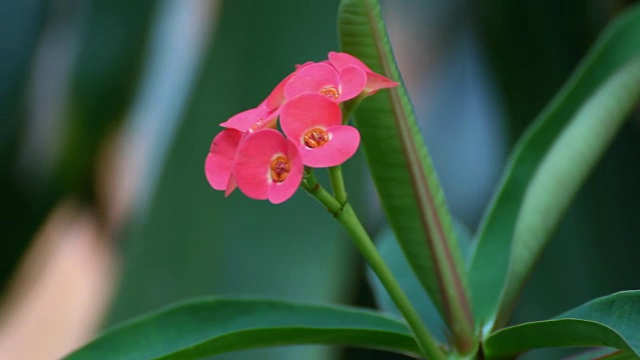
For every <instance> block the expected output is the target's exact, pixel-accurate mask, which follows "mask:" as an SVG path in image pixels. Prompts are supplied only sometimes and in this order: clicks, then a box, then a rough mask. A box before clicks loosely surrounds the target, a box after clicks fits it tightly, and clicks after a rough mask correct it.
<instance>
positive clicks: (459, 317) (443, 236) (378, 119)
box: [338, 0, 474, 349]
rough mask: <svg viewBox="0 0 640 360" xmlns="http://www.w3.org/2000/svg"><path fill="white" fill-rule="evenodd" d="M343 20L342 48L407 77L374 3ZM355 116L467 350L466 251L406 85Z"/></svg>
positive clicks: (383, 187) (421, 273) (393, 209)
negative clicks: (459, 242) (462, 252)
mask: <svg viewBox="0 0 640 360" xmlns="http://www.w3.org/2000/svg"><path fill="white" fill-rule="evenodd" d="M338 22H339V23H338V30H339V33H340V41H341V48H342V51H345V52H347V53H350V54H352V55H355V56H356V57H358V58H359V59H360V60H362V61H363V62H364V63H366V64H367V65H368V66H369V67H371V69H372V70H373V71H375V72H378V73H381V74H383V75H385V76H387V77H389V78H391V79H393V80H395V81H398V82H402V80H401V77H400V73H399V71H398V68H397V65H396V63H395V60H394V57H393V53H392V51H391V47H390V45H389V39H388V37H387V34H386V30H385V26H384V22H383V20H382V17H381V15H380V8H379V5H378V3H377V1H375V0H347V1H343V2H342V3H341V7H340V12H339V17H338ZM355 121H356V125H357V127H358V130H359V131H360V133H361V136H362V145H363V147H364V150H365V155H366V158H367V161H368V163H369V167H370V169H371V174H372V176H373V179H374V181H375V184H376V188H377V190H378V193H379V195H380V198H381V200H382V204H383V207H384V209H385V212H386V214H387V217H388V219H389V222H390V224H391V226H392V228H393V230H394V232H395V234H396V237H397V239H398V241H399V243H400V246H401V247H402V249H403V251H404V253H405V255H406V256H407V258H408V260H409V264H410V265H411V267H412V268H413V271H414V272H415V273H416V275H417V277H418V279H419V280H420V283H421V284H422V286H424V288H425V289H426V290H427V292H428V293H429V295H430V296H431V298H432V299H433V302H434V303H435V305H436V307H437V308H438V309H439V311H440V313H441V314H442V316H443V318H444V319H445V321H446V323H447V324H448V325H449V327H450V328H451V329H452V331H453V333H454V336H455V337H456V338H457V339H458V340H461V339H464V340H462V343H460V342H458V345H459V347H462V348H464V349H469V348H470V347H471V344H470V343H469V342H468V340H469V339H470V338H471V337H472V336H473V326H474V325H473V318H472V315H471V311H470V306H469V301H468V296H467V290H466V279H465V274H464V268H463V262H462V256H461V255H460V250H459V248H458V246H457V243H456V239H455V231H454V229H453V224H452V221H451V217H450V215H449V212H448V209H447V205H446V200H445V198H444V193H443V191H442V189H441V187H440V184H439V183H438V179H437V176H436V173H435V171H434V169H433V165H432V163H431V160H430V158H429V154H428V152H427V148H426V146H425V144H424V141H423V140H422V137H421V135H420V133H419V131H418V126H417V123H416V117H415V114H414V111H413V108H412V105H411V102H410V100H409V97H408V96H407V92H406V89H405V88H404V86H402V85H401V86H398V87H396V88H393V89H389V90H382V91H380V92H379V93H378V94H376V95H374V96H373V97H372V98H370V99H366V100H364V101H363V103H362V104H361V105H360V106H359V107H358V108H357V109H356V112H355ZM453 324H455V326H453ZM465 343H466V344H465Z"/></svg>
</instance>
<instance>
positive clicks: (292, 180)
mask: <svg viewBox="0 0 640 360" xmlns="http://www.w3.org/2000/svg"><path fill="white" fill-rule="evenodd" d="M287 157H288V158H289V163H290V165H291V170H290V172H289V175H288V176H287V178H286V179H285V180H284V181H283V182H275V181H274V182H272V183H271V185H270V186H269V201H271V202H272V203H274V204H280V203H281V202H283V201H286V200H288V199H289V198H290V197H291V196H293V194H295V192H296V190H298V187H300V182H301V181H302V173H303V171H304V165H302V159H301V158H300V154H299V153H298V148H297V147H296V144H295V143H294V142H293V141H291V140H287Z"/></svg>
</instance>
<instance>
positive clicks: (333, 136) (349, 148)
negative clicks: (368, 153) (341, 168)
mask: <svg viewBox="0 0 640 360" xmlns="http://www.w3.org/2000/svg"><path fill="white" fill-rule="evenodd" d="M280 124H281V126H282V131H284V133H285V134H286V135H287V137H288V138H289V139H291V140H293V141H294V142H295V143H296V144H297V147H298V151H299V152H300V156H301V157H302V162H303V163H304V164H305V165H307V166H311V167H329V166H336V165H340V164H342V163H343V162H345V161H346V160H347V159H349V158H350V157H351V156H353V154H355V152H356V150H357V149H358V145H359V144H360V134H359V133H358V130H356V129H355V128H353V127H351V126H347V125H342V112H341V111H340V105H338V104H337V103H335V102H333V101H331V100H330V99H328V98H327V97H326V96H323V95H320V94H316V93H305V94H301V95H298V96H296V97H294V98H293V99H290V100H289V101H287V102H286V103H285V104H284V105H283V106H282V109H281V111H280Z"/></svg>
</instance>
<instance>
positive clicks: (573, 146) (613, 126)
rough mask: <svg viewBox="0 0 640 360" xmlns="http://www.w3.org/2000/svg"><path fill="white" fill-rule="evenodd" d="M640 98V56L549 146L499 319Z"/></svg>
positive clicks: (523, 212)
mask: <svg viewBox="0 0 640 360" xmlns="http://www.w3.org/2000/svg"><path fill="white" fill-rule="evenodd" d="M638 100H640V56H638V57H637V58H635V59H633V60H631V61H630V63H629V64H627V65H626V66H624V67H623V68H622V69H621V70H619V71H618V72H616V73H615V74H614V75H613V76H612V77H611V79H609V80H608V81H607V82H606V83H605V84H604V85H603V86H602V87H601V88H600V89H598V91H597V92H596V93H595V94H594V95H593V96H592V97H591V98H589V100H587V102H586V103H585V105H584V106H583V107H581V108H580V110H579V111H578V113H577V114H576V115H575V117H574V118H573V119H572V121H571V123H570V124H569V125H568V126H567V128H566V129H565V130H564V131H563V132H562V133H561V134H560V136H559V137H558V139H557V140H556V142H555V143H554V144H553V146H552V147H551V149H549V152H548V153H547V156H546V157H545V159H544V160H543V161H542V163H541V164H540V166H539V167H538V170H537V171H536V173H535V175H534V177H533V179H532V180H531V183H530V184H529V187H528V189H527V191H526V193H525V196H524V199H523V202H522V207H521V209H520V214H519V215H518V219H517V221H516V227H515V230H514V235H513V245H512V251H511V263H510V265H509V274H508V276H507V284H506V287H505V290H504V294H503V297H502V299H501V303H500V308H499V314H498V319H499V320H500V319H501V318H504V317H506V316H507V315H508V313H509V312H510V309H511V307H512V306H513V304H514V302H515V299H516V297H517V296H518V294H519V292H520V289H521V288H522V285H523V283H524V281H525V280H526V278H527V277H528V275H529V274H530V273H531V271H532V269H533V266H534V264H535V262H536V260H537V259H538V257H539V256H540V253H541V252H542V249H543V248H544V246H545V244H546V242H547V239H548V238H549V236H550V235H551V233H552V231H553V229H554V228H555V226H556V225H557V223H558V222H559V221H560V218H561V216H562V214H563V213H564V212H565V211H566V209H567V207H568V206H569V202H570V201H571V200H572V199H573V197H574V195H575V194H576V192H577V190H578V188H579V187H580V186H581V185H582V184H583V183H584V181H585V180H586V177H587V176H588V175H589V172H590V171H591V170H592V169H593V168H594V167H595V165H596V162H597V161H598V160H599V159H600V156H601V155H602V153H604V151H605V150H606V148H607V147H608V145H609V143H610V142H611V140H612V139H613V137H614V135H615V134H616V132H617V131H618V129H620V127H622V124H623V123H624V120H625V119H626V118H627V115H628V114H629V112H630V111H631V110H632V109H633V107H634V105H635V104H636V103H637V102H638ZM498 323H501V321H498Z"/></svg>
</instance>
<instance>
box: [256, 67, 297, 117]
mask: <svg viewBox="0 0 640 360" xmlns="http://www.w3.org/2000/svg"><path fill="white" fill-rule="evenodd" d="M301 67H306V63H305V64H303V65H301ZM295 74H296V73H295V72H293V73H291V74H289V75H287V77H286V78H284V79H283V80H282V81H280V83H279V84H278V85H276V87H275V88H274V89H273V90H272V91H271V94H269V96H267V98H266V99H265V100H264V101H263V104H264V105H265V107H266V109H268V110H269V111H275V110H277V109H278V108H279V107H280V106H281V105H282V104H284V101H285V96H284V94H285V93H284V89H285V87H286V85H287V84H288V83H289V80H291V78H292V77H293V75H295Z"/></svg>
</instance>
